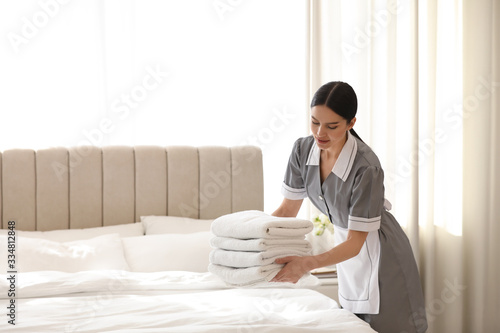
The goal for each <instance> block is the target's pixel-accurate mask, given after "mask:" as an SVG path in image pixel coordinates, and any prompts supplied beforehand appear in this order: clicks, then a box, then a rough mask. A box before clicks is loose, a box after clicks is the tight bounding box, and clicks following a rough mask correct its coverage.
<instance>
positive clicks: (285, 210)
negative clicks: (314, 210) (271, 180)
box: [271, 198, 304, 217]
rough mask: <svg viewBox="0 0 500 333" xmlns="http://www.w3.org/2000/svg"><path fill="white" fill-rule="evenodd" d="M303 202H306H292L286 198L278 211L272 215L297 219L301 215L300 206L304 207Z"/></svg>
mask: <svg viewBox="0 0 500 333" xmlns="http://www.w3.org/2000/svg"><path fill="white" fill-rule="evenodd" d="M302 201H304V200H303V199H300V200H290V199H287V198H284V199H283V202H282V203H281V205H280V206H279V207H278V209H276V210H275V211H274V213H272V214H271V215H273V216H279V217H296V216H297V214H298V213H299V210H300V206H302Z"/></svg>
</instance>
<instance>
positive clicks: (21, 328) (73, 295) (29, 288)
mask: <svg viewBox="0 0 500 333" xmlns="http://www.w3.org/2000/svg"><path fill="white" fill-rule="evenodd" d="M6 278H7V277H6V276H5V275H0V297H1V303H2V304H4V305H6V304H8V301H9V297H8V296H7V294H8V293H7V290H8V285H7V279H6ZM315 283H316V280H315V278H313V277H309V278H305V279H303V280H301V281H300V283H299V284H298V285H291V284H282V283H279V284H278V283H265V284H261V285H256V286H253V287H246V288H228V287H227V286H226V285H225V284H224V283H223V282H222V281H221V280H220V279H218V278H217V277H215V276H214V275H212V274H210V273H193V272H155V273H137V272H129V271H116V270H113V271H111V270H110V271H87V272H78V273H63V272H32V273H22V274H18V275H17V286H16V298H15V301H16V325H15V326H13V325H10V324H8V322H7V321H8V317H7V316H6V315H5V314H6V311H7V310H6V307H5V306H4V305H2V308H3V309H4V310H3V312H4V314H3V315H2V317H3V319H2V322H1V323H0V331H1V332H30V333H32V332H40V333H42V332H214V333H215V332H217V333H224V332H351V333H352V332H360V333H363V332H374V331H373V330H372V329H371V328H370V327H369V326H368V325H367V324H366V323H365V322H363V321H361V320H360V319H359V318H357V317H356V316H355V315H354V314H352V313H350V312H348V311H346V310H343V309H339V307H338V305H337V303H336V302H335V301H334V300H332V299H330V298H328V297H326V296H324V295H322V294H320V293H318V292H316V291H314V290H311V289H309V288H308V287H311V286H313V285H314V284H315Z"/></svg>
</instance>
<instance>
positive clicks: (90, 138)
mask: <svg viewBox="0 0 500 333" xmlns="http://www.w3.org/2000/svg"><path fill="white" fill-rule="evenodd" d="M306 5H307V3H306V1H305V0H302V1H294V2H289V1H286V0H275V1H264V0H257V1H236V0H231V1H229V0H228V1H226V0H214V1H212V0H210V1H206V0H190V1H182V0H141V1H135V0H89V1H87V0H85V1H83V0H82V1H68V0H64V1H63V0H27V1H2V2H1V3H0V33H1V35H2V36H3V38H2V39H1V41H0V94H1V97H2V98H1V99H0V110H1V115H0V123H1V124H2V130H1V131H0V150H5V149H10V148H31V149H33V148H35V149H43V148H47V147H51V146H80V145H88V144H91V145H96V146H105V145H195V146H201V145H224V146H231V145H245V144H249V145H257V146H260V147H261V148H262V150H263V153H264V168H265V170H266V175H265V192H266V196H265V209H266V210H268V211H273V210H274V209H275V208H277V206H278V205H279V203H280V201H281V199H282V197H281V194H280V187H281V182H282V179H283V174H284V171H285V167H286V162H287V160H288V156H289V153H290V150H291V147H292V145H293V142H294V140H295V139H296V138H297V137H299V136H301V135H304V133H305V128H304V119H306V117H307V107H306V105H307V102H306V97H305V95H304V86H305V82H306V70H305V67H306V66H305V64H306V31H307V28H306V16H305V15H304V12H305V9H306ZM284 8H286V11H284Z"/></svg>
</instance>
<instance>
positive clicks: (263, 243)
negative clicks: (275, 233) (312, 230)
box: [210, 236, 312, 252]
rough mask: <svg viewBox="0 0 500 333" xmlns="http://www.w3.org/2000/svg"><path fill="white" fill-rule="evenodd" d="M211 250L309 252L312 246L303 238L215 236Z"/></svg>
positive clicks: (211, 243)
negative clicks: (288, 250)
mask: <svg viewBox="0 0 500 333" xmlns="http://www.w3.org/2000/svg"><path fill="white" fill-rule="evenodd" d="M210 245H211V246H212V247H213V248H219V249H224V250H231V251H252V252H260V251H266V250H270V249H274V248H285V249H297V250H303V251H309V250H311V249H312V245H311V243H310V242H309V241H307V240H306V239H304V237H303V236H301V237H297V238H292V237H290V238H253V239H238V238H230V237H218V236H215V237H213V238H211V239H210Z"/></svg>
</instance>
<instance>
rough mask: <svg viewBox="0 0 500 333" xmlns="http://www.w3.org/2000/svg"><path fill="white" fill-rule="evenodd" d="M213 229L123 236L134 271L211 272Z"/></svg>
mask: <svg viewBox="0 0 500 333" xmlns="http://www.w3.org/2000/svg"><path fill="white" fill-rule="evenodd" d="M212 237H213V234H212V233H211V232H209V231H202V232H195V233H190V234H159V235H149V236H140V237H126V238H122V242H123V249H124V252H125V258H126V259H127V262H128V265H129V266H130V270H131V271H133V272H160V271H190V272H208V263H209V259H208V258H209V254H210V251H211V250H212V247H211V246H210V239H211V238H212Z"/></svg>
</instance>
